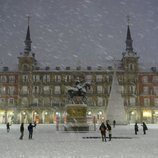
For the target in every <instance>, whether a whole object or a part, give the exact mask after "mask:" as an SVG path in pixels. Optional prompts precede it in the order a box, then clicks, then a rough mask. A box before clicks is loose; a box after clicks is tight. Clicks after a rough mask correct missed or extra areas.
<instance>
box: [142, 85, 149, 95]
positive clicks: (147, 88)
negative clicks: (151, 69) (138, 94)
mask: <svg viewBox="0 0 158 158" xmlns="http://www.w3.org/2000/svg"><path fill="white" fill-rule="evenodd" d="M143 93H144V94H148V93H149V87H146V86H145V87H143Z"/></svg>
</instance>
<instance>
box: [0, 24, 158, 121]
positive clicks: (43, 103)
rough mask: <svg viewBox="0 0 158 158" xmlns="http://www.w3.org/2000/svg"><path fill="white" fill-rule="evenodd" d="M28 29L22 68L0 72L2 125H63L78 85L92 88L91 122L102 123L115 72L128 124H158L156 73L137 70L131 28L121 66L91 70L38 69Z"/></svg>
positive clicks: (136, 57) (137, 64) (21, 57)
mask: <svg viewBox="0 0 158 158" xmlns="http://www.w3.org/2000/svg"><path fill="white" fill-rule="evenodd" d="M31 43H32V41H31V37H30V27H29V25H28V28H27V33H26V39H25V48H24V51H23V53H21V54H20V55H19V57H18V69H17V70H16V71H10V70H9V68H8V67H3V70H2V71H1V72H0V123H6V122H13V123H21V122H24V123H29V122H32V121H36V122H37V123H56V122H57V119H59V120H60V122H61V123H64V122H65V121H66V112H65V105H66V104H67V103H68V96H67V90H68V88H69V87H70V86H73V85H74V84H75V81H76V80H80V81H83V82H85V81H87V82H90V83H91V88H90V90H89V91H88V92H87V98H88V101H87V105H88V110H87V121H88V122H89V123H93V121H94V119H95V120H96V121H97V122H98V123H100V122H101V121H102V120H103V119H105V118H106V115H107V114H106V109H107V106H108V98H109V95H110V92H111V85H112V80H113V75H114V71H116V76H117V80H118V83H119V85H120V86H121V97H122V99H123V103H124V107H125V111H126V117H127V122H128V123H134V122H136V121H137V122H142V121H146V122H147V123H158V73H157V72H156V71H152V72H142V71H140V70H139V57H138V56H137V53H136V52H134V51H133V41H132V38H131V33H130V27H129V25H128V26H127V37H126V49H125V52H123V53H122V59H121V60H120V61H119V64H118V63H117V64H114V66H113V67H111V66H109V67H107V68H103V67H98V68H96V69H93V68H92V67H91V66H88V67H87V68H82V67H80V66H78V67H76V69H74V68H73V69H72V68H71V67H66V68H65V69H61V68H60V67H56V68H55V69H51V68H50V67H48V66H47V67H45V68H44V69H43V68H40V67H39V66H38V62H37V60H36V58H35V54H34V53H32V51H31Z"/></svg>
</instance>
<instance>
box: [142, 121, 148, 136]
mask: <svg viewBox="0 0 158 158" xmlns="http://www.w3.org/2000/svg"><path fill="white" fill-rule="evenodd" d="M142 126H143V133H144V134H146V130H148V127H147V125H146V124H145V122H143V124H142Z"/></svg>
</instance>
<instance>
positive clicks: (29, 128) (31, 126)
mask: <svg viewBox="0 0 158 158" xmlns="http://www.w3.org/2000/svg"><path fill="white" fill-rule="evenodd" d="M33 127H36V123H34V125H32V123H30V124H29V125H28V131H29V139H32V135H33Z"/></svg>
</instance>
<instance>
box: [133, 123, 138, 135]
mask: <svg viewBox="0 0 158 158" xmlns="http://www.w3.org/2000/svg"><path fill="white" fill-rule="evenodd" d="M134 131H135V135H137V132H138V125H137V122H136V123H135V125H134Z"/></svg>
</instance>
